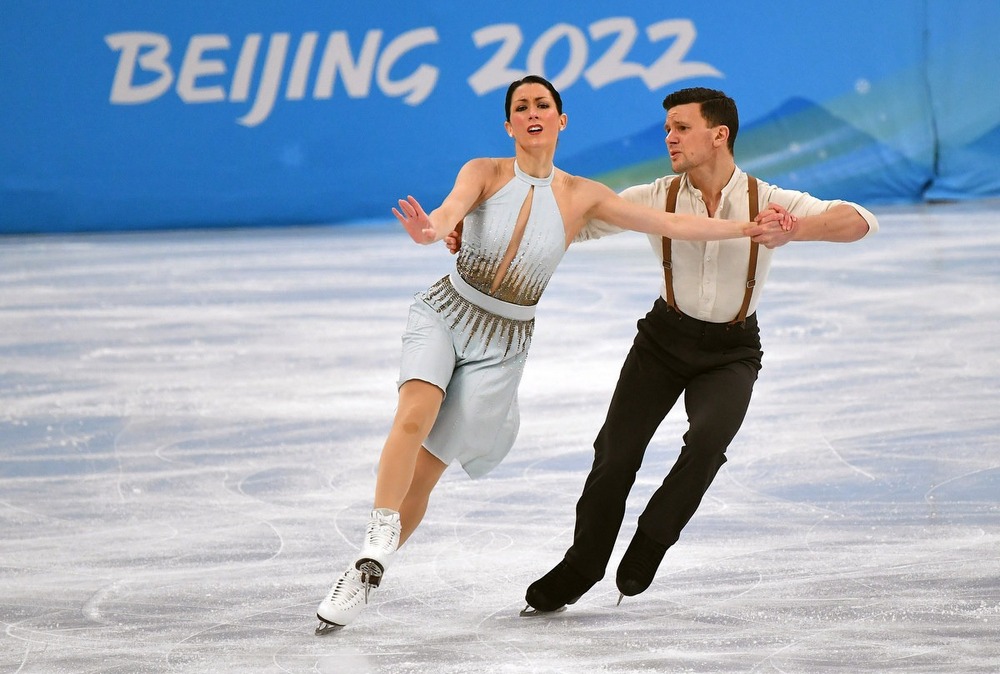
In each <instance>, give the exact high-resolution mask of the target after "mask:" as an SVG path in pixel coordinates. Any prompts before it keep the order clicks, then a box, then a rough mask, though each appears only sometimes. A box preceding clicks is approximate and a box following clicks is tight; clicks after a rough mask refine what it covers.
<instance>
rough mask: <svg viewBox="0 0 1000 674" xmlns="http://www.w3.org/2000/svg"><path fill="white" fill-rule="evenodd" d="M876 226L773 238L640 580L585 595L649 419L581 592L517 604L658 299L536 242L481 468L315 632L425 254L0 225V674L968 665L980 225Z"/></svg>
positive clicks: (615, 257)
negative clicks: (698, 469)
mask: <svg viewBox="0 0 1000 674" xmlns="http://www.w3.org/2000/svg"><path fill="white" fill-rule="evenodd" d="M879 215H880V217H881V219H882V223H883V231H882V232H881V233H880V234H879V235H878V236H876V237H875V238H873V239H872V240H871V241H869V242H865V243H861V244H855V245H852V246H835V245H832V244H826V245H823V244H802V245H801V246H798V245H794V244H793V245H791V246H789V247H787V248H786V249H784V250H781V251H779V253H778V255H777V257H776V258H775V266H774V268H773V270H772V277H771V279H770V281H769V286H768V294H767V295H766V296H765V300H764V304H763V306H762V307H761V322H762V325H763V329H764V335H763V339H764V349H765V362H764V370H763V371H762V373H761V378H760V381H759V382H758V385H757V391H756V395H755V400H754V403H753V405H752V406H751V410H750V413H749V416H748V419H747V422H746V424H745V426H744V429H743V431H742V432H741V434H740V436H739V437H738V438H737V441H736V442H735V443H734V445H733V446H732V447H731V448H730V450H729V462H728V463H727V465H726V466H725V467H724V468H723V469H722V471H721V473H720V475H719V478H718V479H717V481H716V483H715V484H714V485H713V487H712V489H711V490H710V491H709V494H708V497H707V498H706V501H705V503H704V504H703V506H702V508H701V509H700V510H699V512H698V513H697V514H696V516H695V518H694V519H693V520H692V522H691V524H690V526H689V527H688V529H687V530H686V531H685V534H684V536H683V538H682V540H681V543H680V544H678V545H677V546H675V547H674V548H673V549H672V550H670V551H669V552H668V553H667V556H666V557H665V559H664V562H663V565H662V566H661V569H660V572H659V574H658V575H657V578H656V580H654V582H653V584H652V586H651V587H650V588H649V589H648V590H647V591H646V592H644V593H642V594H641V595H639V596H636V597H631V598H626V599H625V600H624V601H623V602H622V604H621V606H617V607H616V606H615V603H616V601H617V599H618V592H617V589H616V588H615V585H614V571H615V568H616V566H617V563H618V560H619V559H620V557H621V554H622V552H623V551H624V548H625V546H626V545H627V542H628V537H629V536H630V535H631V533H632V530H633V528H634V523H635V517H636V516H637V515H638V512H639V511H640V510H641V508H642V506H643V504H644V503H645V500H646V499H647V498H648V496H649V495H650V494H651V493H652V491H653V490H654V489H655V488H656V486H657V485H658V484H659V481H660V480H661V479H662V475H663V471H664V470H665V469H666V467H667V466H669V464H670V463H671V462H672V461H673V457H674V456H675V454H676V451H677V448H678V444H679V435H680V433H681V432H682V430H683V415H682V413H680V414H679V413H677V412H675V414H674V415H672V416H671V417H670V418H668V419H667V421H666V422H665V424H664V425H663V428H661V430H660V432H659V433H658V435H657V438H656V440H655V442H654V443H653V445H652V446H651V448H650V450H649V453H648V455H647V459H646V464H645V466H644V469H643V471H642V472H641V473H640V475H639V477H638V479H637V482H636V486H635V489H634V492H633V495H632V498H631V499H630V500H629V503H628V508H629V510H628V515H627V517H626V522H625V526H624V527H623V531H622V535H621V537H620V542H619V547H618V548H617V549H616V551H615V554H614V556H613V557H612V560H611V565H610V566H609V569H608V574H607V575H606V577H605V579H604V580H602V581H601V582H600V583H598V584H597V585H596V586H595V587H594V588H593V589H592V590H591V591H590V592H588V593H587V594H586V595H584V596H583V597H582V598H581V599H580V600H579V601H578V602H577V603H576V604H574V605H573V606H571V607H569V608H568V610H566V611H564V612H561V613H558V614H554V615H547V616H538V617H536V618H532V619H525V618H521V617H520V616H519V615H518V613H519V611H520V610H521V609H522V608H523V607H524V592H525V589H526V588H527V586H528V584H529V583H531V582H532V581H533V580H535V579H536V578H538V577H539V576H540V575H542V574H544V573H545V572H546V571H547V570H548V569H550V568H552V566H553V565H554V564H555V563H557V562H558V561H559V559H560V558H561V557H562V554H563V553H564V552H565V549H566V547H567V545H568V544H569V542H570V540H571V537H572V526H573V504H574V503H575V499H576V497H577V496H578V494H579V491H580V489H581V487H582V485H583V479H584V477H585V475H586V471H587V469H588V468H589V463H590V458H591V450H590V444H591V442H592V441H593V437H594V435H595V434H596V433H597V431H598V430H599V427H600V423H601V421H602V420H603V415H604V412H605V411H606V408H607V403H608V398H609V396H610V393H611V390H612V388H613V386H614V381H615V378H616V377H617V370H618V367H619V366H620V364H621V361H622V359H623V358H624V355H625V352H626V351H627V349H628V346H629V342H630V340H631V338H632V336H633V332H634V325H635V320H636V318H638V317H639V316H640V315H642V314H643V313H644V312H645V311H646V310H647V309H648V304H649V302H650V290H649V288H650V287H651V286H655V284H657V283H658V279H657V278H656V277H657V274H658V270H657V269H656V268H655V265H650V264H649V255H650V253H649V249H648V243H647V242H646V240H645V238H643V237H640V236H632V235H629V234H625V235H621V236H619V237H613V238H611V239H609V240H607V241H602V242H596V243H591V244H583V245H579V246H574V247H573V248H571V249H570V251H569V252H568V253H567V256H566V259H565V261H564V263H563V266H562V268H561V269H560V271H559V272H558V273H557V274H556V276H555V277H554V279H553V282H552V285H551V286H550V287H549V290H548V291H547V293H546V297H545V299H544V300H543V302H542V304H541V305H540V306H539V315H538V326H537V330H536V333H535V338H534V344H533V346H532V356H531V359H529V364H528V367H527V370H526V372H525V377H524V383H523V386H522V395H521V406H522V429H521V434H520V437H519V440H518V443H517V445H516V446H515V448H514V450H513V451H512V453H511V455H510V457H509V458H508V459H507V461H506V462H505V463H504V464H502V465H501V466H500V468H499V469H498V470H497V471H496V473H495V474H492V475H491V476H490V477H489V478H487V479H485V480H481V481H476V482H473V481H470V480H468V479H467V478H465V477H464V476H463V475H462V474H461V473H460V472H459V471H457V470H455V469H453V470H451V471H449V472H448V473H446V474H445V476H444V478H443V479H442V484H441V486H440V487H439V489H438V490H437V491H436V492H435V494H434V497H433V498H432V501H431V506H430V509H429V511H428V514H427V518H426V520H425V524H424V525H423V526H422V528H421V530H420V531H418V533H417V536H416V537H415V538H414V539H413V540H412V541H411V542H410V543H408V544H407V545H406V546H404V548H403V549H401V550H400V552H399V558H398V561H397V562H396V563H395V564H394V566H393V568H392V569H391V570H390V572H389V573H388V574H387V575H386V579H385V582H384V583H383V584H382V587H381V588H380V590H379V592H378V594H377V596H376V597H375V598H374V601H373V603H372V604H371V605H370V606H368V607H367V608H366V609H364V611H363V612H362V613H361V615H360V616H359V617H358V619H357V620H356V621H355V622H353V623H352V624H351V625H350V626H348V627H347V628H345V629H343V630H341V631H339V632H337V633H336V634H333V635H330V636H329V638H317V637H316V636H315V634H314V632H315V628H316V618H315V610H316V606H317V604H318V603H319V601H320V600H321V599H322V598H323V595H324V593H325V592H327V591H328V589H329V588H330V585H331V583H332V582H333V581H334V580H335V578H336V577H337V575H338V574H339V573H340V572H341V571H342V570H343V568H344V567H345V566H346V564H347V563H349V561H350V558H351V556H352V555H354V554H355V553H356V552H357V549H358V546H359V544H360V542H361V535H362V534H363V529H364V523H365V521H366V520H367V517H368V514H369V511H370V508H371V490H372V486H373V484H374V464H375V458H376V456H377V452H378V449H379V448H380V447H381V443H382V440H383V439H384V433H385V431H386V429H387V428H388V423H389V419H390V415H391V413H392V410H393V408H394V405H395V377H396V365H397V359H398V348H399V346H398V340H399V334H400V331H401V330H402V328H403V325H404V323H405V310H406V306H407V305H408V303H409V300H410V296H411V295H412V293H413V292H414V291H415V290H417V289H420V288H422V287H425V286H426V285H428V284H429V283H430V282H431V281H433V280H435V279H436V278H438V277H439V276H440V275H442V274H443V273H444V272H445V271H446V270H447V267H448V265H450V264H451V263H452V259H451V258H450V257H449V256H448V255H447V254H445V253H443V252H442V251H436V250H432V249H428V248H420V247H416V246H412V248H411V246H410V244H408V243H407V241H405V240H404V235H401V234H400V233H399V232H398V230H397V229H395V228H391V227H369V228H361V227H358V228H354V227H344V228H328V229H309V230H284V231H255V232H225V233H186V234H182V233H173V234H148V235H147V234H141V235H128V236H96V237H73V236H66V237H26V238H6V239H0V260H2V264H0V287H2V288H3V292H2V293H0V320H2V322H3V328H4V329H3V330H0V372H2V376H0V435H2V442H3V448H2V451H0V560H2V565H3V573H2V574H0V596H3V600H2V601H0V620H2V621H3V625H4V631H3V636H2V637H0V669H4V670H9V671H19V672H20V673H21V674H28V673H31V672H46V673H53V672H54V673H59V672H74V673H75V672H112V673H117V672H122V673H124V672H136V671H143V672H196V671H197V672H228V671H244V672H248V671H249V672H362V673H364V672H380V673H381V672H393V673H396V672H403V673H404V674H405V673H409V672H425V671H433V672H441V673H444V674H449V673H458V672H482V671H491V672H501V673H505V672H511V673H513V672H523V671H532V672H575V671H581V670H582V671H594V672H613V673H615V674H629V673H633V672H644V671H685V670H687V671H706V672H707V671H720V672H723V671H724V672H753V671H757V672H764V671H787V672H793V671H794V672H828V671H844V672H848V671H850V672H855V671H899V672H914V671H917V672H919V671H928V672H929V671H963V672H989V671H994V669H995V662H996V661H997V659H998V658H1000V647H998V646H997V643H998V641H1000V640H998V639H997V636H998V635H1000V626H998V621H1000V587H998V583H997V580H996V579H997V578H1000V566H998V561H997V555H996V550H997V549H998V548H1000V545H998V543H1000V540H998V533H1000V532H998V525H997V521H998V520H997V513H998V510H1000V504H998V497H997V494H998V493H1000V489H998V486H1000V483H998V480H1000V459H998V458H997V456H996V452H995V451H994V450H995V447H996V446H997V443H998V440H1000V428H998V422H997V418H996V414H995V410H996V409H997V403H998V402H1000V392H998V384H997V382H998V381H1000V362H998V356H997V355H996V354H997V350H996V337H995V321H992V320H991V317H995V316H997V315H1000V287H998V286H1000V267H998V262H997V260H1000V228H998V227H997V224H1000V216H998V215H997V210H996V209H995V208H994V209H992V210H991V209H990V208H988V207H980V208H978V209H976V208H973V207H970V206H936V207H932V208H921V209H910V210H907V209H899V210H889V211H885V212H880V213H879ZM581 354H585V356H586V357H585V358H583V357H581Z"/></svg>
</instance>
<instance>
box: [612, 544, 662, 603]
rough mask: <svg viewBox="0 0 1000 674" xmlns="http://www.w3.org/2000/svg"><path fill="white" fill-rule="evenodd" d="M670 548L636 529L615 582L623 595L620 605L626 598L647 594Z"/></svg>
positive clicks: (619, 600) (620, 597) (619, 598)
mask: <svg viewBox="0 0 1000 674" xmlns="http://www.w3.org/2000/svg"><path fill="white" fill-rule="evenodd" d="M668 547H669V546H667V545H664V544H662V543H657V542H656V541H654V540H653V539H652V538H650V537H649V536H647V535H646V534H644V533H642V530H641V529H636V532H635V536H633V537H632V542H631V543H629V544H628V549H627V550H625V555H624V556H623V557H622V561H621V563H620V564H619V565H618V573H617V575H616V576H615V582H616V584H617V585H618V591H619V592H621V595H620V596H619V597H618V603H619V604H621V603H622V599H623V598H624V597H634V596H635V595H637V594H639V593H640V592H645V591H646V588H648V587H649V584H650V583H652V582H653V576H655V575H656V569H657V568H659V566H660V562H661V561H663V555H664V554H665V553H666V552H667V548H668Z"/></svg>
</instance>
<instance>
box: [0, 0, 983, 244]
mask: <svg viewBox="0 0 1000 674" xmlns="http://www.w3.org/2000/svg"><path fill="white" fill-rule="evenodd" d="M0 14H2V16H0V82H2V87H0V125H2V132H0V134H2V135H0V232H7V233H10V232H47V231H80V230H101V229H148V228H165V227H215V226H255V225H279V224H303V223H321V222H322V223H328V222H340V221H346V220H356V219H364V218H380V219H381V218H385V217H390V208H391V207H392V205H393V204H394V203H395V200H396V199H397V198H399V197H402V196H405V195H407V194H413V195H415V196H417V197H418V198H419V199H421V201H422V202H423V203H424V204H425V205H426V206H428V207H432V206H434V205H436V204H437V203H438V202H439V200H440V199H441V198H442V197H443V196H444V195H445V194H446V193H447V191H448V190H449V189H450V187H451V184H452V181H453V180H454V177H455V174H456V172H457V171H458V169H459V167H460V166H461V165H462V164H463V163H464V162H465V161H467V160H468V159H470V158H472V157H475V156H509V155H511V154H512V152H513V149H512V147H511V145H510V139H509V138H508V137H507V135H506V134H505V133H504V131H503V127H502V123H503V121H504V111H503V99H504V93H505V90H506V87H507V85H508V84H509V83H510V82H511V81H512V80H513V79H516V78H518V77H521V76H523V75H525V74H527V73H529V72H530V73H538V74H543V75H545V76H546V77H548V78H549V79H550V80H552V81H553V83H554V84H555V85H556V86H557V87H558V88H559V89H560V91H561V92H562V94H563V99H564V103H565V111H566V112H567V114H568V116H569V125H568V127H567V129H566V131H565V132H564V133H563V135H562V138H561V140H560V148H559V152H558V154H557V157H556V163H557V165H558V166H560V168H563V169H565V170H567V171H570V172H572V173H581V174H584V175H587V176H590V177H594V178H597V179H599V180H602V181H604V182H606V183H608V184H609V185H611V186H612V187H615V188H621V187H624V186H626V185H629V184H633V183H636V182H646V181H648V180H651V179H652V178H654V177H656V176H658V175H661V174H663V173H667V172H669V162H668V161H667V158H666V153H665V149H664V145H663V114H664V113H663V110H662V108H661V106H660V103H661V101H662V99H663V97H664V96H665V95H666V94H668V93H670V92H671V91H673V90H675V89H679V88H682V87H689V86H708V87H713V88H719V89H723V90H725V91H726V92H727V93H728V94H730V95H731V96H733V97H734V98H735V99H736V101H737V103H738V105H739V108H740V118H741V128H740V130H739V135H738V139H737V142H736V154H737V162H738V163H739V164H740V165H741V166H742V167H743V168H744V169H746V170H748V171H750V172H752V173H754V174H756V175H758V176H760V177H761V178H763V179H765V180H768V181H771V182H775V183H777V184H780V185H782V186H785V187H790V188H796V189H804V190H807V191H809V192H811V193H813V194H815V195H817V196H820V197H843V198H848V199H853V200H857V201H861V202H864V203H866V204H876V203H892V202H914V201H921V200H926V199H966V198H978V197H990V196H1000V159H998V158H1000V87H997V86H996V83H997V82H1000V48H998V47H997V42H996V40H995V36H996V35H997V34H1000V3H998V2H995V1H993V0H981V1H975V0H957V1H956V0H948V1H945V0H882V1H881V2H870V1H868V0H866V1H864V2H861V1H860V0H843V1H841V2H838V3H803V2H797V1H794V0H785V1H771V2H768V1H766V0H765V1H764V2H759V3H741V2H735V1H733V2H727V1H724V2H722V3H714V4H711V5H698V4H697V3H671V2H648V1H646V2H632V1H629V0H622V1H620V2H616V3H600V2H592V1H583V2H549V3H544V4H541V5H539V4H537V3H527V2H522V1H521V0H511V1H510V2H506V3H494V2H482V1H480V0H466V1H464V2H450V1H440V2H427V3H422V2H405V3H404V2H398V3H397V2H382V3H374V4H373V3H341V2H333V1H326V2H324V1H319V2H317V1H315V0H311V1H305V0H284V1H282V2H265V1H263V0H261V1H258V2H253V1H250V0H238V1H237V0H213V1H212V2H204V1H202V0H198V1H195V0H174V1H172V2H162V1H156V0H152V1H150V2H142V3H137V2H131V1H125V0H92V1H90V2H86V3H81V2H69V1H65V2H58V1H56V0H7V1H6V2H5V3H4V7H3V10H0ZM845 17H849V20H845Z"/></svg>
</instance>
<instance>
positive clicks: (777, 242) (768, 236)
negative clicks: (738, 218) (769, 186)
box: [743, 203, 799, 248]
mask: <svg viewBox="0 0 1000 674" xmlns="http://www.w3.org/2000/svg"><path fill="white" fill-rule="evenodd" d="M798 222H799V219H798V218H797V217H796V216H794V215H792V214H791V213H789V212H788V211H787V210H786V209H785V207H784V206H781V205H780V204H775V203H770V204H768V205H767V208H765V209H764V210H763V211H761V212H760V213H758V214H757V217H756V218H755V219H754V224H753V225H750V226H749V227H746V228H745V229H744V230H743V233H744V234H746V235H747V236H749V237H750V240H751V241H753V242H755V243H759V244H760V245H762V246H764V247H765V248H777V247H778V246H784V245H785V244H786V243H788V242H789V241H791V240H792V237H794V236H795V226H796V225H797V224H798Z"/></svg>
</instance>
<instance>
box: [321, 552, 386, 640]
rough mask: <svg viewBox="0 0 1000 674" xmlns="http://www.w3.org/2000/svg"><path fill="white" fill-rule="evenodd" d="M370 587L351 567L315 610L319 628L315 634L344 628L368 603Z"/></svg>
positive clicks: (359, 573) (358, 572)
mask: <svg viewBox="0 0 1000 674" xmlns="http://www.w3.org/2000/svg"><path fill="white" fill-rule="evenodd" d="M371 590H372V587H371V586H368V585H367V584H366V583H364V582H363V581H362V579H361V572H360V571H358V570H357V569H356V568H354V566H353V565H351V566H349V567H347V571H344V573H343V574H342V575H341V576H340V578H338V579H337V582H335V583H334V584H333V587H331V588H330V594H329V595H327V597H326V599H324V600H323V601H322V602H320V605H319V608H317V609H316V617H317V618H319V620H320V623H319V627H317V628H316V634H327V633H329V632H334V631H336V630H339V629H340V628H342V627H344V626H345V625H347V624H348V623H350V622H351V621H352V620H354V619H355V618H356V617H357V615H358V614H359V613H361V609H363V608H364V607H365V604H367V603H368V598H369V597H370V596H371Z"/></svg>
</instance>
